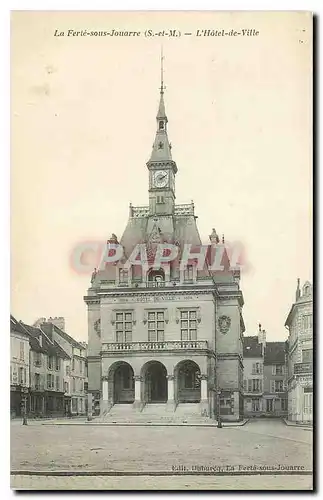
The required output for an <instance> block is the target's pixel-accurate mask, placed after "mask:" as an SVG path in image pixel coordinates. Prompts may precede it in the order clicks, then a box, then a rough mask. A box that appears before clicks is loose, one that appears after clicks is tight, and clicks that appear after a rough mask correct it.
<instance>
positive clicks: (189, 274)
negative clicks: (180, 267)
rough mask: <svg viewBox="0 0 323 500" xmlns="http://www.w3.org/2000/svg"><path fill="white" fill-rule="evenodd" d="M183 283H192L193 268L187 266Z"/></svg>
mask: <svg viewBox="0 0 323 500" xmlns="http://www.w3.org/2000/svg"><path fill="white" fill-rule="evenodd" d="M184 281H193V266H192V265H189V266H187V267H186V269H184Z"/></svg>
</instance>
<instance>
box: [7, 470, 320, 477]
mask: <svg viewBox="0 0 323 500" xmlns="http://www.w3.org/2000/svg"><path fill="white" fill-rule="evenodd" d="M10 475H11V476H48V477H49V476H63V477H67V476H110V477H116V476H134V477H135V476H295V475H297V476H300V475H302V476H311V475H313V471H311V470H242V471H231V472H228V471H227V472H226V471H179V472H176V471H172V470H170V471H106V470H105V471H93V470H91V471H89V470H84V471H66V470H62V471H31V470H12V471H10Z"/></svg>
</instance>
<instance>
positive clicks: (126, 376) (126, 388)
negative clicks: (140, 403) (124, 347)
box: [108, 361, 135, 404]
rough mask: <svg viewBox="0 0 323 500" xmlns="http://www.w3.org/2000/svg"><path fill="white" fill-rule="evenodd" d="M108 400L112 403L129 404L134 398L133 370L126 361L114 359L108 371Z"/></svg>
mask: <svg viewBox="0 0 323 500" xmlns="http://www.w3.org/2000/svg"><path fill="white" fill-rule="evenodd" d="M108 393H109V401H110V402H111V403H112V404H116V403H119V404H120V403H122V404H131V403H133V402H134V400H135V382H134V370H133V367H132V366H131V364H130V363H128V362H126V361H116V362H115V363H113V364H112V365H111V366H110V368H109V372H108Z"/></svg>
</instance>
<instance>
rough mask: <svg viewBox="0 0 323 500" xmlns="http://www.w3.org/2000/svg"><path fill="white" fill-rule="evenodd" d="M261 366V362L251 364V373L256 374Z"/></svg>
mask: <svg viewBox="0 0 323 500" xmlns="http://www.w3.org/2000/svg"><path fill="white" fill-rule="evenodd" d="M261 368H262V366H261V363H253V365H252V374H253V375H257V374H258V373H259V374H260V373H262V370H261Z"/></svg>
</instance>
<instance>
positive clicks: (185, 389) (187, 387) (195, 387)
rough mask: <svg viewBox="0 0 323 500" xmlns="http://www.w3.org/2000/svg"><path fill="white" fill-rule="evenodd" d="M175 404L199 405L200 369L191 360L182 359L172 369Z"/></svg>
mask: <svg viewBox="0 0 323 500" xmlns="http://www.w3.org/2000/svg"><path fill="white" fill-rule="evenodd" d="M174 389H175V400H176V403H199V402H200V401H201V368H200V366H199V365H198V364H197V363H196V362H195V361H192V360H191V359H184V360H182V361H180V362H179V363H177V365H176V366H175V368H174Z"/></svg>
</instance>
